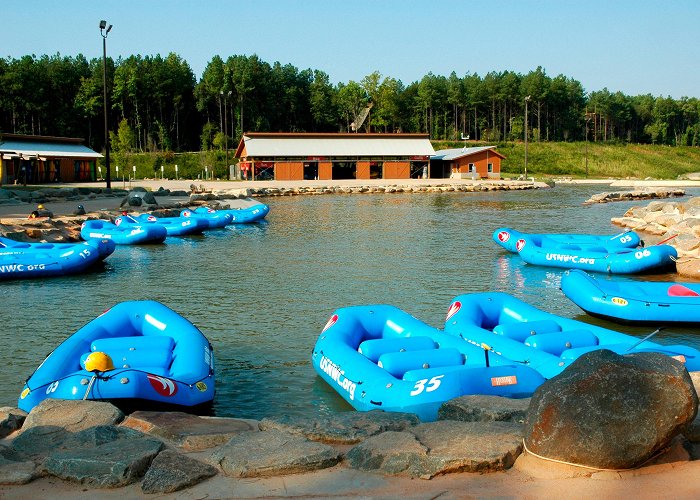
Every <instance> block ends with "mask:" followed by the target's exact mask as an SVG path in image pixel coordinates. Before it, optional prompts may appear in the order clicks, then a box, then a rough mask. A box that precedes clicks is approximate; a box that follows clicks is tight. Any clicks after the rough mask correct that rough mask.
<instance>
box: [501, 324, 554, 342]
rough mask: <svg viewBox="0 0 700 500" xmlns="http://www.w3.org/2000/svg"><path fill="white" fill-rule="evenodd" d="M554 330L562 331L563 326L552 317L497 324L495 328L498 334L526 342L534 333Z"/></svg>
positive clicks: (552, 331)
mask: <svg viewBox="0 0 700 500" xmlns="http://www.w3.org/2000/svg"><path fill="white" fill-rule="evenodd" d="M554 332H561V326H559V323H557V322H556V321H554V320H551V319H543V320H540V321H526V322H524V323H510V324H504V325H496V326H495V327H494V328H493V333H495V334H496V335H502V336H504V337H508V338H509V339H513V340H517V341H518V342H524V341H525V340H526V339H527V338H528V337H530V336H532V335H538V334H543V333H554Z"/></svg>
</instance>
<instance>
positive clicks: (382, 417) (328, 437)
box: [260, 410, 420, 444]
mask: <svg viewBox="0 0 700 500" xmlns="http://www.w3.org/2000/svg"><path fill="white" fill-rule="evenodd" d="M419 423H420V420H419V419H418V417H417V416H416V415H414V414H413V413H398V412H396V413H394V412H391V413H390V412H384V411H381V410H372V411H368V412H357V411H353V412H344V413H337V414H335V415H332V416H316V417H313V418H308V417H304V418H302V417H290V416H279V417H269V418H264V419H262V420H261V421H260V430H261V431H267V430H281V431H285V432H289V433H290V434H297V435H301V436H304V437H306V438H307V439H311V440H312V441H319V442H322V443H330V444H355V443H359V442H360V441H362V440H363V439H367V438H368V437H370V436H374V435H376V434H380V433H382V432H386V431H403V430H405V429H407V428H409V427H412V426H414V425H418V424H419Z"/></svg>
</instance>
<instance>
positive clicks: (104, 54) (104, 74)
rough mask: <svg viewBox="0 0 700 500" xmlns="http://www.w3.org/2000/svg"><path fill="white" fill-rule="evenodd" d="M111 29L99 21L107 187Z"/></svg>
mask: <svg viewBox="0 0 700 500" xmlns="http://www.w3.org/2000/svg"><path fill="white" fill-rule="evenodd" d="M111 29H112V25H111V24H110V25H109V26H107V21H105V20H102V21H100V35H102V88H103V91H104V93H103V104H104V115H105V167H106V169H107V175H106V176H105V181H106V182H107V189H110V188H111V187H112V174H111V172H110V168H109V126H108V115H107V35H108V34H109V32H110V30H111Z"/></svg>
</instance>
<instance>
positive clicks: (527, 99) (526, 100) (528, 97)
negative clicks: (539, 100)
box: [525, 96, 531, 180]
mask: <svg viewBox="0 0 700 500" xmlns="http://www.w3.org/2000/svg"><path fill="white" fill-rule="evenodd" d="M530 97H531V96H527V97H525V180H527V103H528V101H529V100H530Z"/></svg>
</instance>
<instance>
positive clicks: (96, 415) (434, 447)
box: [0, 351, 700, 498]
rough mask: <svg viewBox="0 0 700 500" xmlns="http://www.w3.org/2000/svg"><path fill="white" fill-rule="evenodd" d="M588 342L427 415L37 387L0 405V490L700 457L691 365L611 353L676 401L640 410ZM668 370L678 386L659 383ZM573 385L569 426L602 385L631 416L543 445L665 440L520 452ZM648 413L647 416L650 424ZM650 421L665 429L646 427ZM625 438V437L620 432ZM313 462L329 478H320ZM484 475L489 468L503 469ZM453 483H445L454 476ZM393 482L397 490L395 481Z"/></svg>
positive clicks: (345, 484)
mask: <svg viewBox="0 0 700 500" xmlns="http://www.w3.org/2000/svg"><path fill="white" fill-rule="evenodd" d="M606 353H608V354H606ZM586 356H587V357H588V359H587V360H586V361H585V362H580V363H579V364H578V365H576V364H573V365H572V366H571V367H569V369H567V371H566V372H565V374H568V375H569V376H568V377H556V378H554V379H552V380H551V381H548V382H545V384H544V385H543V386H542V387H540V389H538V391H537V392H536V393H535V395H534V396H533V398H527V399H520V400H513V399H509V398H501V397H496V396H462V397H460V398H456V399H454V400H451V401H447V402H445V403H444V404H443V405H442V407H441V408H440V411H439V417H438V418H439V420H438V421H436V422H429V423H422V422H420V421H419V420H418V419H417V417H416V416H415V415H412V414H406V413H385V412H382V411H379V410H374V411H371V412H364V413H363V412H355V411H350V412H341V413H336V414H334V415H317V416H315V417H314V416H311V417H304V418H295V417H285V416H280V417H271V418H264V419H262V420H259V421H258V420H248V419H238V418H222V417H202V416H195V415H190V414H187V413H181V412H152V411H136V412H134V413H131V414H129V415H125V414H124V413H122V412H121V411H120V410H119V409H118V408H117V407H115V406H113V405H112V404H110V403H107V402H97V401H82V400H77V401H65V400H57V399H46V400H44V401H43V402H42V403H41V404H39V405H38V406H37V407H35V408H34V409H33V410H32V411H31V412H30V413H29V414H26V413H25V412H23V411H21V410H18V409H16V408H0V485H4V486H0V496H3V497H7V496H8V495H9V494H10V493H12V492H15V493H17V492H22V491H25V492H26V491H27V490H26V488H31V487H32V485H33V484H34V483H35V482H41V480H42V479H43V480H46V479H47V478H54V479H58V480H60V481H61V483H59V484H61V485H62V487H63V488H64V489H66V491H68V492H77V491H79V490H80V489H82V491H83V492H85V491H89V490H95V489H99V490H100V491H101V492H105V493H101V495H103V494H107V493H106V492H107V491H109V490H113V491H119V490H121V489H125V488H128V491H129V492H130V493H131V494H135V493H136V492H140V493H141V494H168V493H173V492H176V491H180V490H185V491H186V492H190V493H191V496H187V497H178V498H201V497H202V494H203V493H206V495H207V496H209V495H210V494H211V496H212V497H215V498H220V497H226V498H230V497H234V496H235V497H238V496H242V497H269V496H297V495H298V496H304V497H306V496H319V495H321V496H336V495H340V496H346V495H347V496H355V495H358V494H367V493H368V492H369V493H370V494H372V492H373V491H376V490H377V488H378V487H379V486H378V485H383V487H384V486H386V485H388V484H392V483H393V484H405V483H401V482H400V480H401V479H403V480H416V479H423V480H428V479H430V480H433V481H435V480H437V483H438V484H442V483H441V482H440V481H439V479H440V478H442V477H445V476H455V477H456V478H461V479H462V480H468V479H470V478H471V475H472V474H474V473H477V474H484V473H501V474H502V473H504V472H505V471H511V472H509V473H512V471H515V472H516V473H517V474H518V478H519V481H525V482H531V481H532V480H533V479H536V478H543V477H548V478H550V479H552V478H558V479H570V478H587V479H597V480H624V479H629V478H633V477H638V476H640V475H645V474H653V473H654V472H664V471H666V470H667V469H665V468H664V467H663V466H662V464H667V465H669V464H672V467H678V466H679V464H682V463H692V462H694V461H695V460H698V458H700V444H699V443H700V421H699V420H698V419H697V418H696V413H697V391H698V386H699V384H700V373H693V374H691V375H690V376H689V375H688V372H687V371H685V368H684V367H683V365H682V364H681V363H679V362H677V361H674V360H671V359H670V358H667V357H666V356H663V355H659V354H648V353H645V354H642V355H632V357H631V358H634V360H633V359H631V358H630V357H629V356H627V357H625V359H626V360H627V361H622V364H625V363H628V364H629V367H632V369H633V371H634V370H635V365H638V364H639V363H641V365H643V366H640V367H639V370H638V373H639V376H641V377H643V378H644V380H645V387H646V388H647V389H649V390H650V391H651V393H650V394H652V393H653V397H656V396H662V399H663V400H664V402H665V403H671V402H672V401H673V402H674V403H673V404H666V405H663V406H662V407H658V408H655V409H654V411H653V412H650V411H649V408H648V407H647V406H646V405H647V404H648V403H649V401H648V400H647V399H645V398H641V399H640V398H639V397H638V395H637V394H636V391H635V390H634V387H633V386H634V385H637V384H638V383H639V380H629V378H630V372H629V369H628V368H629V367H628V368H622V369H619V370H618V367H619V364H618V363H619V362H620V360H621V359H622V357H619V356H617V355H614V354H612V353H610V352H609V351H598V353H597V354H589V355H586ZM611 356H612V358H611ZM594 358H595V359H594ZM613 358H614V359H613ZM582 360H583V358H582ZM611 361H612V362H613V364H614V367H613V369H612V370H610V369H606V370H601V369H600V366H601V365H600V363H603V364H607V365H608V368H609V363H610V362H611ZM649 367H653V370H652V372H654V373H653V375H652V376H653V377H654V378H655V379H656V381H654V380H652V379H649V378H648V377H649V375H650V372H649ZM572 368H573V370H572ZM572 377H574V378H576V377H578V381H576V380H572ZM634 377H635V376H634V375H633V379H634ZM669 377H670V378H669ZM581 380H585V381H587V382H586V384H585V385H586V387H587V388H586V389H585V390H584V392H585V394H583V393H581V389H580V388H581V387H582V384H581V383H580V381H581ZM611 382H616V383H615V385H611V384H610V383H611ZM669 384H672V385H673V387H674V388H675V389H674V390H669V389H668V386H669ZM596 387H597V389H596ZM611 387H614V389H610V388H611ZM571 390H573V391H574V392H575V393H576V396H577V397H576V398H575V399H576V400H578V401H574V403H573V407H572V409H574V410H575V411H574V413H576V414H577V415H578V416H576V417H574V418H575V420H576V422H575V425H576V426H577V427H576V428H577V429H580V427H579V426H580V425H584V426H586V425H595V426H599V425H602V426H604V425H605V424H601V423H600V421H599V420H597V419H598V418H602V419H605V421H607V420H609V419H610V418H611V415H610V414H609V411H610V408H608V407H607V406H606V404H605V403H603V402H602V401H603V400H605V401H607V400H610V396H611V393H615V394H616V395H618V396H620V398H617V397H613V398H612V399H614V400H615V402H614V403H613V404H615V405H617V406H618V409H619V411H620V412H621V413H620V415H617V416H616V417H615V418H616V419H622V420H625V419H627V420H629V419H631V420H630V421H629V424H630V425H628V426H626V429H624V430H622V429H618V430H617V431H616V436H615V439H613V440H611V439H609V436H604V435H601V436H599V438H602V439H603V440H604V441H605V442H606V444H605V445H603V446H601V445H600V443H596V441H595V440H596V439H597V438H596V437H595V435H593V434H591V436H590V439H583V440H582V441H581V442H580V443H579V444H573V443H575V442H576V441H577V440H576V439H574V440H571V439H564V440H561V439H557V440H554V441H552V442H550V443H549V444H547V445H546V447H548V449H550V451H549V452H548V453H549V454H552V453H554V451H551V448H552V445H554V447H555V448H556V449H559V450H562V452H563V453H565V454H567V453H568V454H570V453H572V452H571V448H572V447H573V448H574V449H576V448H577V447H578V448H579V451H578V452H577V453H580V450H582V449H583V450H584V451H585V453H584V455H586V456H589V457H595V456H597V455H599V456H600V458H598V459H596V460H605V462H604V463H608V461H609V460H610V457H611V456H612V457H614V456H615V455H616V453H615V452H614V451H611V450H619V455H620V457H621V458H622V460H623V461H625V462H621V463H620V464H624V463H627V461H632V462H631V463H634V460H638V458H635V457H636V456H639V457H642V458H643V456H644V455H639V454H640V453H642V452H641V449H642V448H644V449H647V447H648V450H649V453H651V452H654V449H655V447H659V446H662V450H663V452H662V453H660V454H659V453H655V454H654V455H653V457H652V458H651V459H650V460H646V461H645V462H644V464H643V465H642V466H641V467H639V466H634V467H631V468H629V467H624V468H625V469H629V470H624V471H623V470H617V471H616V472H615V473H614V474H613V475H611V474H610V472H608V471H605V470H603V469H604V468H603V467H588V468H581V467H576V466H573V465H566V466H565V465H563V463H562V461H561V460H557V461H556V462H559V463H552V462H551V461H548V460H546V459H542V458H538V457H537V456H536V454H533V453H532V452H527V451H526V450H525V444H527V446H528V448H533V447H536V446H539V444H538V443H537V442H536V437H537V436H538V435H539V434H540V433H541V429H542V428H543V426H545V427H552V426H553V428H552V429H550V430H551V432H553V433H556V432H562V433H566V434H570V433H571V432H572V429H571V428H569V426H570V425H571V424H572V422H571V421H567V418H564V420H561V415H559V416H557V415H556V414H557V413H560V414H562V415H563V414H564V413H566V411H564V410H563V408H564V407H567V406H571V404H570V403H561V402H557V401H559V400H560V397H561V394H562V392H564V393H566V392H567V391H571ZM682 394H685V395H684V396H681V395H682ZM585 395H587V396H588V397H583V396H585ZM669 397H670V398H671V399H668V398H669ZM552 398H554V399H552ZM590 398H593V399H592V401H598V404H597V405H596V408H592V410H594V411H593V412H592V414H586V412H581V411H580V408H581V405H583V406H586V405H590V401H591V399H590ZM683 401H687V403H688V404H687V407H686V408H682V406H683V405H684V403H683ZM550 404H556V405H557V407H558V408H559V409H560V410H559V411H558V412H555V413H552V412H551V410H548V409H547V408H546V407H547V406H548V405H550ZM630 405H631V406H630ZM679 405H680V406H679ZM635 408H636V409H635ZM595 414H599V415H598V416H596V415H595ZM645 415H646V416H645ZM674 415H675V418H673V416H674ZM541 416H544V419H541ZM668 416H671V418H670V419H669V418H667V417H668ZM553 417H554V418H553ZM645 419H646V420H649V422H652V421H653V422H654V424H653V425H652V426H651V427H649V426H648V425H646V422H645ZM558 420H561V422H559V423H557V421H558ZM635 423H636V424H639V426H638V428H635V427H637V426H635V425H634V424H635ZM538 429H539V430H538ZM557 429H558V430H557ZM669 431H672V432H671V434H668V432H669ZM577 432H578V431H577ZM655 432H660V433H661V434H663V436H661V434H660V435H659V437H655V435H654V433H655ZM548 435H549V434H548ZM533 436H535V438H533ZM640 436H643V437H642V439H641V440H640V439H639V437H640ZM591 440H592V441H591ZM628 440H630V442H632V441H633V442H634V443H635V446H634V447H630V446H628V445H627V444H625V443H627V441H628ZM550 441H551V440H550ZM524 443H525V444H524ZM640 445H641V446H642V447H641V448H640ZM601 447H602V448H605V449H603V450H601V449H600V448H601ZM644 453H646V452H644ZM573 456H576V453H574V454H573ZM579 460H580V459H579ZM698 463H700V462H698ZM659 467H661V468H659ZM606 468H608V469H610V468H611V467H606ZM614 468H616V469H620V467H614ZM321 472H324V473H326V474H329V475H330V477H331V478H335V479H334V480H331V481H330V482H323V483H317V482H316V481H315V479H316V478H317V477H318V476H317V474H319V473H321ZM292 475H295V476H296V479H294V481H297V482H298V483H303V482H304V479H305V478H306V480H307V483H306V485H305V486H304V487H303V490H302V491H301V492H299V491H297V492H296V493H293V492H292V493H290V492H288V491H287V490H286V489H285V491H284V492H280V491H275V489H274V488H273V490H272V491H271V490H270V488H271V484H278V483H274V481H275V480H279V478H281V477H284V478H290V477H291V476H292ZM489 476H490V477H491V478H492V481H500V480H501V479H505V478H506V477H508V476H500V475H499V474H489ZM216 478H218V481H219V482H218V483H217V482H215V481H216ZM348 478H350V479H348ZM207 480H209V481H207ZM286 480H289V481H292V480H291V479H286ZM205 481H206V482H205ZM250 481H254V482H253V483H251V482H250ZM270 481H272V483H270ZM431 482H432V481H425V483H431ZM200 483H201V484H200ZM215 484H216V485H217V486H214V485H215ZM222 484H223V485H224V486H221V485H222ZM409 484H414V486H413V488H411V491H410V493H412V494H413V493H415V491H417V490H422V491H433V493H435V490H434V489H432V490H431V487H430V485H429V484H428V485H425V486H424V485H420V484H415V483H409ZM25 485H26V486H25ZM220 488H223V491H219V489H220ZM414 488H415V490H414ZM437 488H438V491H439V489H440V487H439V486H437ZM452 491H453V494H454V493H455V492H456V491H461V488H460V489H459V490H452ZM212 493H216V494H212ZM393 493H394V495H398V494H399V492H398V491H396V490H395V491H394V492H393ZM19 496H21V495H19Z"/></svg>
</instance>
